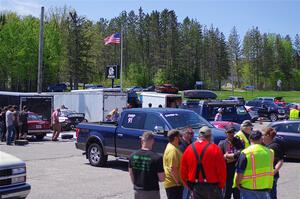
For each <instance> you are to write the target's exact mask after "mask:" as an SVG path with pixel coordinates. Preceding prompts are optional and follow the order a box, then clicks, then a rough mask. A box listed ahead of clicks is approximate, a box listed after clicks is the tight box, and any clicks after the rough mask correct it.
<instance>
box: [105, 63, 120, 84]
mask: <svg viewBox="0 0 300 199" xmlns="http://www.w3.org/2000/svg"><path fill="white" fill-rule="evenodd" d="M118 69H119V66H118V65H109V66H106V78H107V79H111V87H112V88H113V87H114V81H115V79H118V77H119V73H118Z"/></svg>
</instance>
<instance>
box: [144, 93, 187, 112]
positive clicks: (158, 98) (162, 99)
mask: <svg viewBox="0 0 300 199" xmlns="http://www.w3.org/2000/svg"><path fill="white" fill-rule="evenodd" d="M140 99H141V101H142V107H143V108H148V105H149V103H151V104H152V108H157V107H159V106H160V105H161V106H162V107H163V108H178V107H179V106H180V105H181V102H182V96H181V94H169V93H157V92H142V93H140Z"/></svg>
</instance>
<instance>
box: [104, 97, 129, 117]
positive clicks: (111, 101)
mask: <svg viewBox="0 0 300 199" xmlns="http://www.w3.org/2000/svg"><path fill="white" fill-rule="evenodd" d="M103 101H104V102H103V118H105V116H106V115H108V114H109V113H110V112H111V111H112V110H113V109H115V108H118V110H119V112H122V110H123V108H124V107H126V105H127V96H126V95H125V94H124V95H123V94H121V95H120V93H106V94H105V95H104V96H103Z"/></svg>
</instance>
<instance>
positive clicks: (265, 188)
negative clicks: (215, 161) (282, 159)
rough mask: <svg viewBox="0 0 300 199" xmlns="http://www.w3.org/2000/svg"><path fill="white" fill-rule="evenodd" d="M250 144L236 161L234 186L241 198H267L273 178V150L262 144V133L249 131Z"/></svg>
mask: <svg viewBox="0 0 300 199" xmlns="http://www.w3.org/2000/svg"><path fill="white" fill-rule="evenodd" d="M249 138H250V142H251V145H250V146H249V147H248V148H246V149H244V150H243V151H242V152H241V154H240V157H239V159H238V162H237V169H236V174H235V181H234V186H236V187H237V188H238V189H239V190H240V196H241V199H269V198H270V196H269V191H270V190H271V189H272V186H273V179H274V168H273V161H274V152H273V150H270V149H268V148H267V147H265V146H263V145H262V143H263V140H262V133H261V132H260V131H253V132H251V133H250V136H249Z"/></svg>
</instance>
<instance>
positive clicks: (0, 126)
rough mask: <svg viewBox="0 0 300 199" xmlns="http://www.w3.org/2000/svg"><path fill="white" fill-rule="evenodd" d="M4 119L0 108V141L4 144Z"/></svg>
mask: <svg viewBox="0 0 300 199" xmlns="http://www.w3.org/2000/svg"><path fill="white" fill-rule="evenodd" d="M4 117H5V115H3V109H2V108H0V141H1V142H4V139H3V138H4V137H5V131H4V126H5V123H4Z"/></svg>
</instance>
